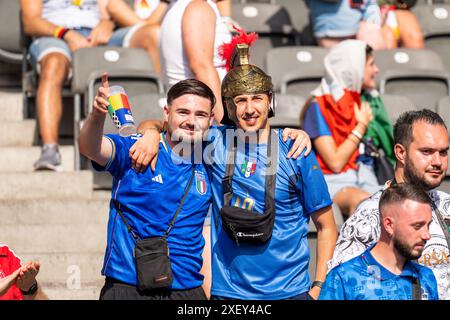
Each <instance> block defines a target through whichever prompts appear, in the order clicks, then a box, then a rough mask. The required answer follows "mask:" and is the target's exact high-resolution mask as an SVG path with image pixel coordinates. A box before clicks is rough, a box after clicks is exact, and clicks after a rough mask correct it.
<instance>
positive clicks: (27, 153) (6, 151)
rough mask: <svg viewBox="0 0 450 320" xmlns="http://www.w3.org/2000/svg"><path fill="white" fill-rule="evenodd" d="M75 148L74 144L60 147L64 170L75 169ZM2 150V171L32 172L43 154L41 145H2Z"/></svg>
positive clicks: (0, 166)
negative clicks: (35, 163)
mask: <svg viewBox="0 0 450 320" xmlns="http://www.w3.org/2000/svg"><path fill="white" fill-rule="evenodd" d="M74 150H75V149H74V147H73V146H60V147H59V151H60V152H61V158H62V169H63V171H66V172H67V171H73V168H74ZM0 152H1V155H2V156H1V157H0V172H31V171H33V170H34V169H33V164H34V162H35V161H36V160H37V159H38V158H39V156H40V154H41V147H40V146H33V147H0Z"/></svg>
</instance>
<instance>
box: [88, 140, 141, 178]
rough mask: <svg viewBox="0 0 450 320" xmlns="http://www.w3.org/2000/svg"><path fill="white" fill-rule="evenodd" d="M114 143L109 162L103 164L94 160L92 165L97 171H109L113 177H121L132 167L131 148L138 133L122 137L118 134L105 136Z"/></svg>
mask: <svg viewBox="0 0 450 320" xmlns="http://www.w3.org/2000/svg"><path fill="white" fill-rule="evenodd" d="M105 138H107V139H108V140H109V141H110V142H111V145H112V154H111V158H110V159H109V161H108V163H107V164H106V165H105V166H101V165H99V164H98V163H96V162H95V161H92V166H93V167H94V169H95V170H97V171H108V172H109V173H111V175H112V176H113V177H120V176H122V175H123V173H124V172H125V170H127V169H129V168H131V159H130V155H129V153H130V148H131V146H132V145H133V144H134V143H135V142H136V140H137V139H138V137H137V136H136V135H133V136H130V137H121V136H120V135H118V134H108V135H106V136H105Z"/></svg>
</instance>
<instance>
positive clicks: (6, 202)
mask: <svg viewBox="0 0 450 320" xmlns="http://www.w3.org/2000/svg"><path fill="white" fill-rule="evenodd" d="M0 101H2V104H0V121H1V123H2V125H1V126H0V221H1V224H0V243H5V244H8V245H9V247H10V248H11V249H12V250H14V252H15V253H16V254H17V255H18V256H20V257H21V258H22V261H23V262H26V261H28V260H30V259H37V260H39V261H40V262H41V270H40V272H39V275H38V281H39V283H40V284H41V285H42V287H43V288H44V290H45V292H46V293H47V295H48V296H49V298H50V299H98V296H99V293H100V289H101V287H102V285H103V281H104V280H103V277H102V276H101V274H100V271H101V267H102V264H103V254H104V250H105V247H106V228H107V219H108V206H109V201H108V199H109V192H94V191H93V182H92V181H93V178H92V173H91V172H90V171H78V172H74V171H73V167H74V160H73V159H74V148H73V146H63V147H62V148H61V153H62V161H63V168H64V170H63V172H59V173H55V172H48V171H41V172H33V163H34V161H36V159H37V158H38V157H39V154H40V147H37V146H33V140H34V136H35V128H36V123H35V120H25V119H23V109H22V108H23V107H22V95H21V93H5V92H0Z"/></svg>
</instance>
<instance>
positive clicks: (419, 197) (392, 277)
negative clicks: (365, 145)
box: [320, 183, 438, 300]
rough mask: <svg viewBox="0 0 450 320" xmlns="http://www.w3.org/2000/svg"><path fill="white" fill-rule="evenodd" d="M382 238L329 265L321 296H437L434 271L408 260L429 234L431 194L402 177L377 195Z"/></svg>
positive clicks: (366, 297)
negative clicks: (359, 253)
mask: <svg viewBox="0 0 450 320" xmlns="http://www.w3.org/2000/svg"><path fill="white" fill-rule="evenodd" d="M379 206H380V229H381V234H380V240H379V241H378V242H377V243H376V244H375V245H374V246H371V247H370V248H369V249H368V250H366V251H365V252H364V253H363V254H361V255H360V256H358V257H356V258H353V259H351V260H350V261H347V262H345V263H343V264H341V265H339V266H337V267H336V268H334V269H333V270H331V271H330V272H329V273H328V275H327V279H326V281H325V284H324V286H323V288H322V291H321V293H320V299H321V300H437V299H438V290H437V283H436V278H435V277H434V274H433V272H432V271H431V270H430V269H429V268H427V267H424V266H421V265H419V264H417V263H414V262H412V261H411V260H414V259H417V258H419V257H420V256H421V254H422V251H423V249H424V247H425V243H426V242H427V241H428V240H429V239H430V230H429V225H430V224H431V221H432V218H431V216H432V213H431V206H432V203H431V199H430V197H429V196H428V195H427V193H426V192H425V191H424V190H423V189H422V188H420V187H419V186H418V185H412V184H408V183H400V184H395V185H394V186H391V187H390V188H388V189H386V190H384V191H383V193H382V195H381V198H380V204H379Z"/></svg>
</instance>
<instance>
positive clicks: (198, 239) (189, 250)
mask: <svg viewBox="0 0 450 320" xmlns="http://www.w3.org/2000/svg"><path fill="white" fill-rule="evenodd" d="M108 88H109V87H108V80H107V76H106V75H105V76H104V78H103V84H102V87H100V89H99V92H98V95H97V97H96V98H95V103H94V110H93V111H92V113H91V114H90V115H89V117H88V119H87V120H86V122H85V124H84V126H83V129H82V130H81V134H80V141H79V142H80V152H81V153H82V154H83V155H85V156H86V157H88V158H89V159H91V160H92V162H93V165H94V167H95V168H96V169H97V170H107V171H109V172H110V173H111V175H112V176H113V177H114V181H113V187H112V194H111V197H112V200H111V204H110V218H109V223H108V244H107V248H106V254H105V260H104V265H103V270H102V274H103V275H105V276H106V282H105V285H104V287H103V289H102V291H101V294H100V299H132V300H148V299H196V300H199V299H200V300H201V299H206V296H205V293H204V291H203V289H202V287H201V285H202V282H203V276H202V275H201V273H200V269H201V267H202V251H203V246H204V239H203V236H202V227H203V224H204V220H205V217H206V214H207V212H208V208H209V206H210V202H211V186H210V182H209V179H208V175H207V172H206V170H205V167H204V166H203V164H201V163H200V164H193V161H191V153H192V151H193V150H192V147H193V146H194V145H195V142H196V141H202V137H203V134H204V132H205V131H206V129H208V128H209V126H210V125H211V121H212V119H213V118H212V117H213V115H212V112H211V110H212V107H213V106H214V104H215V97H214V94H213V92H212V91H211V89H210V88H209V87H208V86H206V85H205V84H203V83H202V82H200V81H198V80H195V79H190V80H184V81H181V82H179V83H178V84H176V85H174V86H173V87H172V88H171V89H170V90H169V92H168V94H167V106H165V107H164V117H165V120H166V122H167V124H168V128H167V131H166V132H163V133H162V134H161V136H160V143H159V161H158V164H157V166H156V169H155V171H154V172H153V171H152V170H146V171H144V172H136V171H135V170H133V168H132V166H131V160H130V157H129V151H130V147H131V146H132V145H133V144H134V143H135V142H136V141H137V140H138V139H139V138H140V135H132V136H130V137H121V136H119V135H117V134H108V135H106V136H103V126H104V121H105V115H106V113H107V107H108V105H109V103H108V101H107V95H108ZM174 136H178V137H179V138H181V139H180V140H178V141H177V140H175V139H173V137H174ZM180 143H184V144H185V145H184V146H183V148H178V149H177V147H178V146H179V144H180ZM176 150H183V154H180V153H177V152H176ZM193 167H194V168H193ZM194 170H195V171H194ZM194 173H195V180H194V179H193V178H192V183H191V184H190V185H187V184H188V181H190V179H191V176H192V177H194ZM185 190H188V191H187V193H186V194H187V196H186V198H185V201H184V202H183V203H182V206H181V211H180V212H179V214H178V216H177V217H176V220H175V222H174V227H173V228H172V229H171V231H170V233H169V235H168V238H167V243H168V248H169V253H170V254H169V255H170V261H171V268H172V274H173V283H172V285H171V287H170V288H169V289H161V290H160V289H153V290H147V291H141V290H138V288H137V274H136V266H135V259H134V256H133V250H134V247H135V242H134V239H133V237H132V234H130V233H129V232H128V230H127V227H126V224H125V219H126V220H127V222H128V224H129V225H130V226H131V228H132V231H133V232H134V234H136V235H137V236H138V237H139V238H141V239H145V238H150V237H159V236H163V235H164V233H165V232H166V230H168V227H169V223H170V222H171V220H172V218H173V217H174V214H175V211H177V208H178V206H179V204H180V201H181V199H182V198H183V195H184V193H185ZM114 200H115V201H117V203H118V208H120V210H121V211H122V212H123V215H124V218H122V217H121V216H119V215H118V212H117V209H116V206H115V204H114V202H113V201H114Z"/></svg>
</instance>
